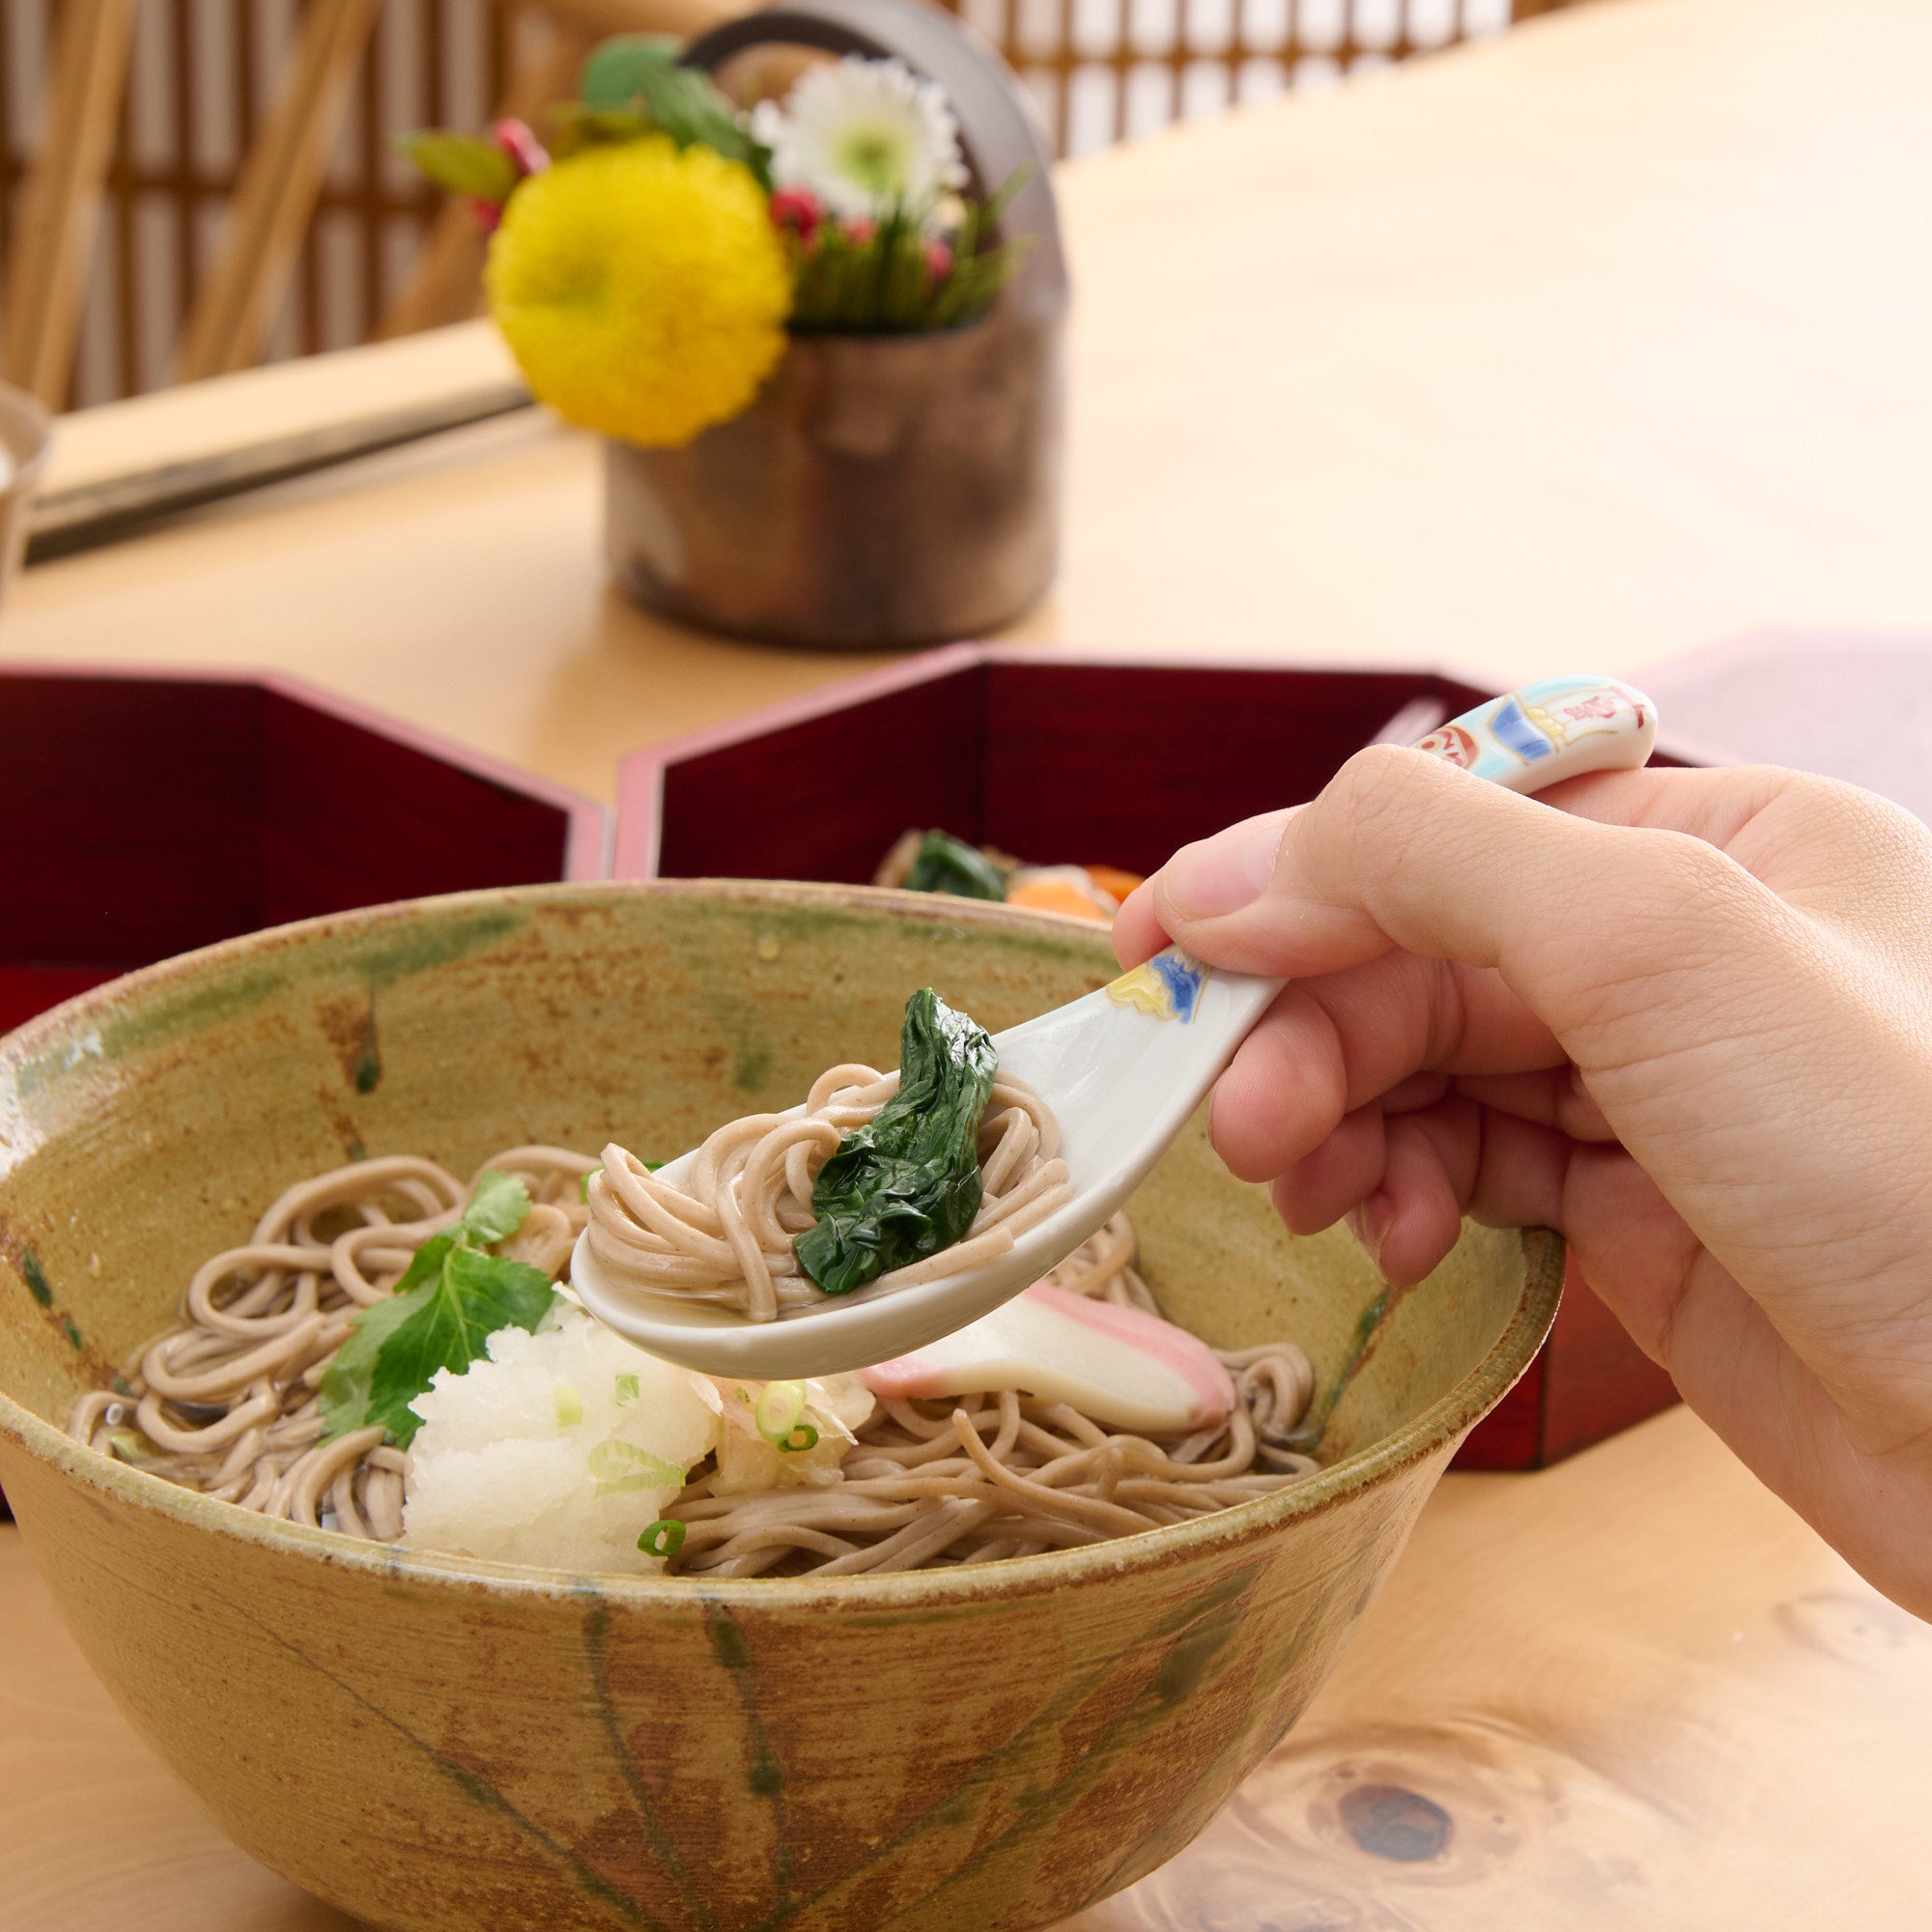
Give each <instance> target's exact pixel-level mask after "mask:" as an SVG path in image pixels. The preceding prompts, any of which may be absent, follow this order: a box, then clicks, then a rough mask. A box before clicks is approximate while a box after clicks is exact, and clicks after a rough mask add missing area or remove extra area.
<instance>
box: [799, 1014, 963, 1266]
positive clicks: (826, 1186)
mask: <svg viewBox="0 0 1932 1932" xmlns="http://www.w3.org/2000/svg"><path fill="white" fill-rule="evenodd" d="M996 1065H997V1056H996V1055H995V1053H994V1051H993V1042H992V1039H991V1037H989V1036H988V1035H987V1033H986V1030H985V1029H984V1028H983V1027H981V1026H978V1025H976V1024H975V1023H974V1022H973V1021H972V1020H970V1019H968V1018H967V1017H966V1015H965V1014H964V1013H955V1012H954V1011H953V1010H952V1008H950V1007H949V1006H947V1005H946V1004H945V1003H944V1002H943V1001H942V1000H941V999H940V998H939V996H938V994H936V993H935V992H934V991H933V990H932V988H931V987H930V986H923V987H922V988H921V989H920V990H919V991H918V992H917V993H915V994H914V995H913V996H912V998H911V999H910V1000H908V1001H907V1002H906V1010H905V1024H904V1025H903V1027H901V1029H900V1031H899V1086H898V1092H897V1093H896V1094H894V1095H893V1097H892V1098H891V1099H890V1100H888V1101H887V1102H886V1104H885V1105H884V1106H883V1107H882V1108H880V1110H879V1112H878V1113H877V1114H876V1115H875V1116H874V1117H873V1118H872V1120H870V1121H869V1122H867V1124H866V1125H865V1126H863V1127H855V1128H854V1129H853V1130H852V1131H851V1132H850V1133H849V1134H847V1135H846V1136H845V1138H844V1139H843V1140H841V1141H840V1142H839V1143H838V1148H837V1149H836V1150H835V1151H834V1152H833V1154H832V1156H831V1158H830V1159H829V1160H827V1161H826V1163H825V1165H824V1166H823V1167H822V1168H820V1169H819V1171H818V1179H817V1181H816V1183H815V1184H814V1185H813V1187H812V1190H811V1206H812V1211H813V1212H814V1213H815V1214H816V1215H817V1216H818V1219H817V1221H816V1222H815V1223H814V1224H813V1225H812V1226H811V1227H810V1228H808V1229H807V1230H806V1231H805V1233H804V1234H802V1235H800V1236H798V1237H797V1238H796V1239H795V1240H794V1241H793V1242H792V1249H793V1252H794V1253H795V1254H796V1255H797V1256H798V1261H799V1265H800V1267H802V1268H803V1269H804V1270H805V1272H806V1273H807V1274H808V1275H809V1276H810V1278H811V1279H812V1280H813V1281H814V1282H816V1283H817V1284H818V1286H819V1287H820V1288H821V1289H823V1290H824V1291H825V1293H827V1294H849V1293H851V1292H852V1291H853V1290H854V1289H855V1288H863V1287H864V1286H865V1285H866V1284H867V1282H868V1281H876V1280H877V1279H878V1277H879V1276H880V1275H882V1274H885V1273H887V1272H889V1271H890V1270H891V1269H893V1268H898V1267H905V1266H908V1265H909V1264H912V1263H913V1262H916V1261H923V1260H924V1258H925V1257H926V1256H927V1255H936V1254H938V1253H939V1252H940V1250H941V1249H943V1248H950V1247H951V1246H952V1244H953V1242H955V1241H956V1240H958V1239H959V1237H960V1236H962V1235H963V1234H965V1232H966V1230H967V1229H968V1228H969V1227H970V1226H971V1225H972V1221H973V1216H974V1215H975V1214H977V1213H978V1212H979V1211H980V1154H979V1140H980V1115H981V1114H983V1113H984V1112H985V1109H986V1095H987V1094H989V1093H991V1092H992V1087H993V1074H994V1071H995V1068H996Z"/></svg>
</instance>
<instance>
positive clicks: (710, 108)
mask: <svg viewBox="0 0 1932 1932" xmlns="http://www.w3.org/2000/svg"><path fill="white" fill-rule="evenodd" d="M677 56H678V43H677V42H676V41H673V40H667V39H666V38H665V37H664V36H663V35H661V34H620V35H618V36H617V38H616V39H615V40H611V41H606V42H605V43H604V44H603V45H602V46H600V47H599V48H598V49H597V50H596V52H595V53H593V54H592V55H591V56H590V58H589V59H588V60H587V61H586V62H585V63H584V64H583V77H582V81H581V82H580V83H579V86H578V94H579V97H580V98H581V99H582V104H583V105H584V106H585V107H586V108H588V109H589V110H590V111H591V113H592V114H594V115H606V114H609V115H622V114H636V115H639V116H641V117H642V119H643V120H644V121H645V122H647V123H648V124H649V126H650V127H652V128H655V129H657V131H658V132H660V133H662V134H668V135H669V136H670V138H671V139H672V140H673V141H675V142H676V143H677V145H678V146H679V147H680V148H690V147H705V148H712V149H715V150H716V151H717V152H718V153H719V154H721V155H723V156H725V159H726V160H729V161H738V162H741V163H742V164H743V165H744V166H746V167H748V168H750V169H751V171H752V172H753V175H755V176H756V177H757V180H758V185H760V186H761V187H764V188H767V189H769V188H770V186H771V185H772V184H771V172H770V170H771V154H770V151H769V150H768V149H766V148H765V147H764V145H763V144H762V143H761V142H758V141H754V140H753V138H752V136H751V135H750V133H748V132H747V131H746V129H745V128H744V126H743V125H742V123H741V122H740V121H739V119H738V117H737V115H736V114H734V113H733V112H732V111H731V104H730V102H729V101H727V100H726V99H725V97H724V96H723V95H722V94H720V93H719V91H718V89H717V88H716V87H715V86H714V85H713V84H712V81H711V77H710V75H708V74H705V73H701V72H699V71H698V70H697V69H696V68H689V67H684V66H682V65H680V64H679V61H678V57H677Z"/></svg>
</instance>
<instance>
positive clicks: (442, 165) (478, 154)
mask: <svg viewBox="0 0 1932 1932" xmlns="http://www.w3.org/2000/svg"><path fill="white" fill-rule="evenodd" d="M396 146H397V147H398V148H400V149H401V150H402V151H403V153H404V154H406V155H407V156H409V157H410V159H411V160H412V161H413V162H414V163H415V165H416V168H417V171H418V172H419V173H421V174H422V175H423V176H424V177H425V178H426V179H428V180H430V181H433V182H434V183H435V184H436V185H437V186H438V187H445V188H447V189H448V190H449V191H450V193H452V194H467V195H469V196H471V197H473V198H474V199H475V200H477V201H492V202H501V201H505V200H507V199H508V198H509V193H510V190H511V189H512V188H513V187H515V186H516V185H517V164H516V163H515V162H514V161H513V160H511V158H510V157H509V156H508V155H506V154H505V153H504V152H503V151H502V149H501V148H499V147H497V144H496V142H495V141H491V140H487V139H485V138H484V136H482V135H481V134H451V133H447V132H444V131H443V130H442V129H440V128H425V129H423V130H422V131H421V132H419V133H415V134H398V135H397V136H396Z"/></svg>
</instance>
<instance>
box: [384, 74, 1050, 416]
mask: <svg viewBox="0 0 1932 1932" xmlns="http://www.w3.org/2000/svg"><path fill="white" fill-rule="evenodd" d="M404 146H405V149H406V152H408V154H409V155H410V156H411V157H412V159H413V160H414V162H415V164H416V165H417V167H418V168H419V169H420V170H421V171H422V172H423V173H424V174H425V175H426V176H427V177H428V178H429V179H430V180H432V181H433V182H436V183H437V184H439V185H441V186H443V187H445V188H448V189H450V190H452V191H453V192H455V193H457V194H460V195H463V196H464V197H466V198H467V199H468V200H469V204H470V206H471V208H472V209H473V210H474V211H475V213H476V214H477V216H478V219H479V220H480V221H481V222H482V224H483V225H484V226H485V227H486V228H487V229H488V230H490V231H491V238H490V245H489V256H488V261H487V265H486V268H485V273H484V287H485V292H486V295H487V298H488V301H489V306H490V312H491V314H492V315H493V316H494V317H495V319H496V321H497V327H499V328H500V329H501V330H502V333H503V337H504V339H505V341H506V342H507V343H508V344H509V347H510V350H511V353H512V354H513V355H515V356H516V358H517V361H518V364H519V366H520V367H521V368H522V369H523V372H524V376H525V379H526V381H527V382H528V384H529V385H530V388H531V391H532V392H533V393H534V394H535V395H536V396H537V397H538V398H539V399H541V400H542V401H544V402H546V403H548V404H550V405H551V406H552V407H553V408H554V409H555V410H556V411H557V412H558V413H559V414H561V415H563V416H564V417H566V418H567V419H568V420H570V421H572V422H575V423H579V424H581V425H582V426H583V427H585V428H588V429H592V430H597V431H599V432H601V433H603V434H604V435H607V436H611V437H615V438H618V439H620V440H624V441H626V442H630V443H635V444H641V445H644V446H647V447H659V448H676V447H680V446H682V445H684V444H687V443H689V442H690V441H691V440H693V439H694V438H696V436H697V435H698V434H699V433H700V432H701V431H703V430H705V429H708V428H710V427H712V426H713V425H714V424H718V423H722V422H725V421H728V420H730V419H731V418H732V417H734V416H736V415H738V414H740V413H741V412H744V411H745V410H746V409H747V408H749V406H750V405H751V403H752V401H753V398H754V397H755V396H756V394H757V393H758V390H759V388H760V386H761V385H762V384H764V382H765V380H766V379H767V377H769V376H770V375H771V373H772V371H773V370H774V368H775V367H776V366H777V364H778V363H779V361H780V359H781V357H782V355H784V353H785V350H786V347H787V345H788V342H789V341H790V339H791V338H793V337H795V336H801V335H809V334H813V333H823V334H832V333H842V334H867V335H875V334H914V333H923V332H930V331H935V330H943V329H952V328H957V327H962V326H964V325H966V324H969V323H972V322H974V321H976V320H978V319H979V318H980V316H982V315H983V314H984V313H985V312H986V310H987V309H988V307H989V306H990V305H991V303H992V301H993V299H994V298H995V297H996V296H997V295H998V293H999V291H1000V289H1001V288H1002V287H1003V286H1004V284H1005V283H1006V281H1007V280H1008V278H1009V276H1010V275H1011V274H1012V272H1013V270H1014V269H1015V268H1016V267H1017V266H1018V263H1019V260H1020V258H1021V254H1022V252H1023V250H1024V249H1025V247H1026V246H1027V240H1028V238H1025V237H1021V238H1016V239H1014V240H1011V241H1004V242H1002V241H997V240H996V239H995V236H996V233H997V225H998V222H999V218H1000V216H1001V214H1002V213H1004V212H1005V210H1006V208H1007V206H1008V205H1009V202H1010V200H1011V198H1012V196H1013V195H1014V194H1015V193H1016V192H1017V191H1018V190H1019V188H1020V187H1022V186H1023V185H1024V183H1025V177H1024V174H1023V173H1016V174H1015V175H1014V176H1013V177H1011V178H1010V179H1009V181H1008V182H1007V183H1006V184H1005V185H1003V186H1002V187H1001V189H1000V191H999V192H998V193H997V194H995V195H993V196H992V197H991V198H990V199H989V200H987V201H985V202H983V203H981V202H979V201H976V200H975V199H974V198H973V197H972V196H971V195H970V194H969V193H968V192H967V185H968V179H969V177H968V172H967V167H966V162H965V157H964V156H963V154H962V153H961V149H960V141H959V129H958V127H957V124H956V122H955V120H954V118H953V114H952V107H951V105H950V103H949V101H948V99H947V96H946V93H945V90H944V89H943V88H941V87H940V86H939V85H938V84H937V83H936V82H934V81H931V80H927V79H924V78H922V77H921V76H920V75H918V74H916V73H915V72H914V71H912V69H911V68H909V67H908V66H907V65H906V64H905V63H904V62H902V61H899V60H896V59H886V60H864V59H859V58H857V57H848V58H846V59H844V60H840V61H837V62H831V63H826V64H823V65H819V66H816V67H813V68H810V69H809V70H808V71H806V72H805V74H804V75H803V76H802V77H801V78H800V79H799V80H798V82H797V83H796V85H795V86H794V87H793V88H792V90H791V92H790V93H789V94H788V95H787V96H786V97H785V99H782V100H764V101H759V102H757V103H756V104H755V105H753V107H751V109H750V110H749V112H741V111H740V110H738V109H737V108H735V107H734V106H733V105H732V104H731V102H730V101H728V100H727V99H725V96H724V95H723V94H722V93H721V92H720V91H719V90H718V88H717V87H716V86H715V85H714V83H713V82H712V81H711V79H710V77H709V76H708V75H706V74H704V73H701V72H699V71H696V70H694V69H692V68H688V67H685V66H683V65H681V64H680V62H679V59H678V48H677V44H676V43H674V42H670V41H666V40H662V39H659V38H656V37H651V36H627V37H624V38H621V39H618V40H614V41H611V42H608V43H605V44H604V45H603V46H601V47H599V48H598V49H597V51H596V52H595V53H593V54H592V55H591V57H590V59H589V61H588V62H587V63H586V64H585V67H584V70H583V74H582V83H581V87H580V93H579V99H576V100H574V101H568V102H563V103H559V104H558V105H557V106H556V107H554V108H553V109H552V110H551V112H550V114H549V116H548V117H547V123H546V127H545V130H544V133H543V135H542V137H539V135H538V134H537V133H536V132H535V131H534V130H532V129H531V128H528V127H526V125H525V124H523V123H522V122H517V121H499V122H498V123H497V125H496V126H495V127H494V128H492V129H491V130H490V132H489V134H488V135H487V136H479V135H467V134H455V133H448V132H426V133H420V134H415V135H411V136H407V137H405V141H404Z"/></svg>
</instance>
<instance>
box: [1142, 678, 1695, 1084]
mask: <svg viewBox="0 0 1932 1932" xmlns="http://www.w3.org/2000/svg"><path fill="white" fill-rule="evenodd" d="M1656 742H1657V706H1656V705H1654V704H1653V703H1652V702H1651V701H1650V699H1649V698H1647V697H1646V696H1644V695H1643V693H1642V692H1640V691H1638V690H1636V689H1634V687H1633V686H1631V685H1628V684H1620V683H1619V682H1618V681H1617V680H1616V679H1615V678H1608V677H1591V676H1588V675H1587V674H1584V673H1581V672H1573V673H1572V674H1571V675H1570V676H1568V677H1546V678H1540V679H1539V680H1538V681H1537V682H1536V683H1534V684H1525V685H1523V686H1522V687H1521V688H1520V689H1519V690H1516V691H1506V692H1504V694H1503V695H1502V696H1500V697H1492V698H1491V699H1490V700H1489V702H1488V703H1486V704H1479V705H1477V706H1476V707H1475V709H1474V710H1472V711H1465V712H1463V715H1462V716H1461V717H1460V718H1452V719H1450V720H1449V722H1448V723H1447V724H1446V725H1437V726H1436V727H1435V730H1433V731H1431V732H1430V733H1429V734H1428V735H1427V736H1426V737H1424V738H1422V739H1421V740H1419V741H1418V743H1417V744H1416V746H1415V749H1416V750H1417V751H1418V752H1427V753H1429V754H1430V755H1431V756H1432V757H1436V758H1441V759H1443V760H1445V761H1446V762H1447V763H1449V764H1452V765H1460V766H1462V768H1463V770H1464V771H1466V772H1473V773H1474V774H1475V775H1476V777H1477V778H1479V779H1488V780H1490V781H1492V783H1494V784H1499V785H1502V786H1503V787H1504V788H1505V789H1506V790H1509V791H1515V792H1523V793H1528V792H1536V791H1541V790H1542V789H1543V788H1544V787H1545V786H1546V785H1552V784H1557V783H1560V782H1561V781H1563V780H1564V779H1575V778H1581V777H1582V776H1583V774H1584V773H1585V772H1607V771H1634V770H1635V769H1636V768H1637V767H1638V766H1640V765H1642V764H1643V763H1644V762H1645V761H1646V760H1647V759H1648V758H1649V756H1650V753H1651V748H1652V746H1653V745H1655V744H1656ZM1208 980H1214V981H1216V982H1217V984H1218V986H1219V988H1220V992H1219V995H1218V997H1217V998H1216V999H1215V1000H1214V1001H1213V1002H1211V1005H1212V1006H1213V1008H1214V1009H1215V1011H1214V1012H1213V1013H1212V1015H1211V1016H1210V1019H1209V1022H1208V1026H1207V1027H1206V1028H1204V1032H1211V1033H1213V1034H1214V1035H1215V1036H1217V1037H1216V1039H1215V1041H1214V1044H1213V1046H1212V1048H1211V1049H1209V1052H1208V1058H1214V1057H1218V1058H1219V1059H1220V1060H1221V1061H1222V1062H1223V1063H1224V1064H1225V1061H1226V1060H1227V1059H1228V1058H1231V1057H1232V1056H1233V1054H1234V1051H1235V1048H1236V1046H1238V1045H1239V1044H1240V1041H1241V1038H1242V1037H1243V1036H1244V1035H1245V1034H1246V1033H1247V1031H1248V1029H1249V1028H1250V1027H1251V1026H1253V1025H1254V1023H1255V1022H1256V1021H1257V1020H1258V1019H1260V1018H1261V1016H1262V1014H1263V1013H1264V1012H1265V1011H1266V1010H1267V1009H1268V1007H1269V1006H1270V1005H1271V1004H1272V1003H1273V1000H1274V996H1275V995H1276V994H1277V993H1279V992H1280V991H1281V989H1282V987H1283V985H1284V984H1286V983H1287V982H1286V981H1285V980H1264V979H1260V978H1257V977H1255V976H1254V975H1252V974H1247V973H1224V972H1212V971H1210V970H1209V969H1208V967H1206V966H1203V965H1202V964H1201V962H1200V961H1199V960H1197V959H1194V958H1191V957H1190V956H1189V955H1188V954H1187V953H1185V952H1182V951H1181V950H1180V949H1179V947H1178V946H1170V947H1169V948H1168V949H1167V951H1166V952H1157V953H1155V955H1154V956H1153V957H1152V958H1151V959H1150V960H1149V961H1148V962H1147V964H1146V965H1145V966H1138V967H1136V968H1134V970H1133V971H1132V972H1130V973H1128V974H1126V975H1124V976H1123V977H1122V979H1120V980H1116V981H1115V982H1114V984H1113V985H1112V986H1110V987H1109V988H1108V997H1109V998H1111V999H1114V1000H1117V1001H1119V1002H1121V1003H1122V1005H1133V1006H1137V1007H1139V1008H1140V1009H1141V1010H1142V1011H1143V1012H1150V1013H1153V1014H1155V1015H1156V1016H1157V1017H1163V1018H1164V1017H1167V1016H1169V1015H1175V1016H1178V1017H1181V1018H1187V1019H1191V1018H1193V1017H1194V1014H1195V1010H1196V1009H1197V1007H1198V1006H1199V1005H1200V999H1199V995H1200V993H1201V989H1202V988H1203V987H1204V986H1205V985H1206V984H1207V982H1208ZM1203 1044H1204V1046H1206V1045H1207V1042H1205V1041H1204V1042H1203Z"/></svg>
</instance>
